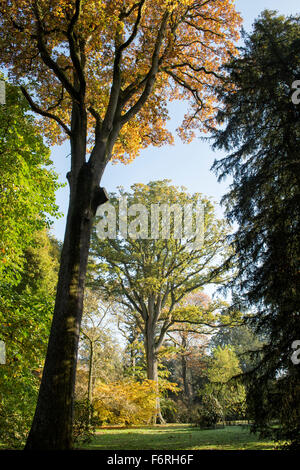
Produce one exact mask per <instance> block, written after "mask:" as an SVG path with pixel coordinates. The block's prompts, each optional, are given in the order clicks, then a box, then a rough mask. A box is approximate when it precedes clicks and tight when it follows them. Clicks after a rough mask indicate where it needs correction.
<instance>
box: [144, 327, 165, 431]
mask: <svg viewBox="0 0 300 470" xmlns="http://www.w3.org/2000/svg"><path fill="white" fill-rule="evenodd" d="M154 329H155V327H154V325H153V323H151V319H150V320H148V322H147V323H146V332H145V350H146V362H147V378H148V379H149V380H153V381H154V382H155V384H156V410H155V415H154V416H153V424H157V423H158V424H164V423H165V420H164V419H163V417H162V414H161V409H160V399H159V389H158V361H157V351H156V346H155V331H154Z"/></svg>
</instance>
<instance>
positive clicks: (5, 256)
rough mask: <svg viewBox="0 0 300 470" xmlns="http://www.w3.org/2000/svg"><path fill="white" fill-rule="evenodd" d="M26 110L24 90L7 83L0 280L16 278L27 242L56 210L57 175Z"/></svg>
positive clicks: (0, 116)
mask: <svg viewBox="0 0 300 470" xmlns="http://www.w3.org/2000/svg"><path fill="white" fill-rule="evenodd" d="M28 111H29V106H28V104H27V102H26V100H25V99H24V97H23V96H22V94H21V93H20V90H19V89H18V88H17V87H14V86H11V85H9V84H7V83H6V104H2V105H0V156H1V162H0V175H1V176H0V198H1V208H0V222H1V231H0V283H1V284H3V283H4V282H5V283H6V284H7V283H16V282H18V280H19V278H20V271H21V270H22V266H23V264H24V261H25V259H24V250H25V248H27V247H28V246H30V244H31V243H32V242H33V240H34V237H35V234H36V231H37V230H39V229H42V228H43V227H45V226H47V225H48V226H49V224H50V216H57V209H58V208H57V205H56V203H55V191H56V190H57V189H58V187H59V184H58V182H57V175H56V174H55V172H54V171H53V169H52V168H51V164H52V162H51V160H50V151H49V149H48V148H47V147H46V146H45V144H44V143H43V139H42V137H41V136H40V134H39V133H38V131H37V129H36V127H35V126H34V124H33V118H32V116H30V115H29V114H28ZM4 278H5V279H4Z"/></svg>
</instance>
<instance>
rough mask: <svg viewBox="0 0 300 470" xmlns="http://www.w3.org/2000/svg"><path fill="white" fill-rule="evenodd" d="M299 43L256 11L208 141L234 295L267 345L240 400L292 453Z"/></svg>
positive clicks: (295, 435)
mask: <svg viewBox="0 0 300 470" xmlns="http://www.w3.org/2000/svg"><path fill="white" fill-rule="evenodd" d="M299 34H300V20H299V17H298V16H296V17H289V18H286V17H284V16H277V15H276V13H275V12H271V11H265V12H264V13H263V14H262V15H261V17H260V18H259V19H258V20H257V21H256V22H255V24H254V30H253V33H252V34H251V35H250V36H247V37H245V47H244V48H243V49H242V51H241V57H240V58H238V59H234V60H233V61H232V62H231V63H229V65H228V66H227V68H226V69H227V71H228V72H229V76H228V80H227V81H228V84H229V85H230V88H231V90H229V88H226V87H224V88H222V89H220V95H219V96H220V98H222V99H223V101H224V108H223V110H222V111H221V112H220V113H219V116H218V120H219V122H222V123H223V124H225V126H223V128H222V129H220V130H218V131H216V132H215V134H214V137H215V147H216V148H223V149H225V150H226V151H227V152H230V153H229V154H228V155H227V156H226V157H225V158H224V159H222V160H220V161H218V162H216V163H215V165H214V169H215V171H216V172H217V173H218V174H219V175H220V178H223V177H225V176H226V175H229V174H231V175H232V176H233V183H232V185H231V189H230V192H229V193H228V194H227V195H226V197H225V199H224V201H225V203H226V206H227V216H228V218H229V220H230V221H236V222H237V223H238V224H239V227H238V229H237V231H236V233H235V234H234V236H233V237H232V238H231V243H232V244H233V245H234V247H235V253H236V254H235V255H234V259H235V261H236V263H237V266H238V271H237V272H238V275H237V278H236V279H235V282H234V290H235V293H236V296H237V297H238V298H239V301H240V303H241V304H242V305H244V307H245V308H248V307H249V306H251V307H252V309H254V307H255V308H256V315H253V316H252V320H251V323H252V324H253V325H254V326H255V328H256V331H257V333H258V334H263V335H265V336H266V337H267V342H266V344H265V345H264V348H263V356H262V360H261V361H260V362H259V364H258V365H257V366H256V367H255V369H254V371H253V372H252V374H251V387H250V388H249V389H248V390H249V394H248V398H249V400H250V402H251V403H252V412H253V415H254V417H255V422H256V428H259V429H264V430H265V429H266V428H268V427H269V424H270V420H272V419H273V418H274V416H277V418H278V419H279V421H280V423H281V427H280V429H281V431H282V433H281V437H282V438H285V437H286V438H288V439H289V440H290V442H291V443H292V445H293V446H295V447H297V446H298V447H299V445H300V444H299V436H300V429H299V423H300V414H299V413H300V400H299V395H298V397H296V396H295V395H294V394H293V393H291V394H289V391H291V390H296V389H297V387H298V384H299V378H300V377H299V374H300V368H299V367H296V366H294V365H293V364H292V362H291V356H292V349H291V345H292V343H293V341H294V340H296V339H298V338H300V329H299V328H300V327H299V325H300V322H299V307H300V303H299V300H300V298H299V263H298V260H299V233H300V230H299V175H300V171H299V137H300V132H299V131H300V127H299V125H300V124H299V123H300V120H299V109H300V108H299V106H298V105H296V104H294V103H293V100H292V94H293V93H294V90H293V89H292V84H293V82H294V81H295V80H297V79H299V64H300V49H299ZM232 86H234V90H232ZM279 374H284V382H283V381H282V380H280V381H279V380H278V378H279ZM283 383H285V385H286V391H287V395H286V397H285V398H286V400H285V399H284V391H283V388H282V387H281V384H283ZM287 383H288V384H289V385H288V386H287ZM277 386H278V388H279V389H280V393H278V394H277V395H276V393H275V394H272V396H273V399H272V400H270V399H269V398H270V395H269V392H268V390H269V389H270V387H272V388H273V389H275V390H276V387H277ZM276 396H277V398H276ZM279 397H281V398H279ZM290 400H292V402H291V401H290ZM284 402H286V403H287V402H290V405H289V406H291V407H293V410H294V411H293V413H290V408H289V409H288V410H287V412H286V413H281V411H280V410H282V406H283V403H284Z"/></svg>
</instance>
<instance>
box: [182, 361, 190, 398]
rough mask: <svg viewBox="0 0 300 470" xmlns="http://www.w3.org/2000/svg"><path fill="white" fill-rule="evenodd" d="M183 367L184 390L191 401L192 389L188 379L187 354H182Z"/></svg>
mask: <svg viewBox="0 0 300 470" xmlns="http://www.w3.org/2000/svg"><path fill="white" fill-rule="evenodd" d="M181 368H182V380H183V390H184V395H185V397H186V399H187V401H188V403H190V401H191V391H190V384H189V381H188V369H187V363H186V356H185V355H184V354H182V356H181Z"/></svg>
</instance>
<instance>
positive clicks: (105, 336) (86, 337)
mask: <svg viewBox="0 0 300 470" xmlns="http://www.w3.org/2000/svg"><path fill="white" fill-rule="evenodd" d="M113 307H114V305H113V303H112V302H111V301H108V302H104V301H101V300H100V298H99V294H98V293H96V292H94V291H92V290H90V289H87V290H86V291H85V300H84V310H83V318H82V324H81V341H80V345H79V358H80V361H79V363H80V365H81V366H82V365H83V364H86V365H87V369H88V383H87V399H88V402H89V404H91V403H92V400H93V388H94V385H95V380H96V379H98V380H99V379H100V380H103V381H106V382H112V381H114V379H116V378H117V375H118V372H117V369H118V365H117V364H116V363H117V362H118V361H117V355H118V347H117V345H116V342H115V340H114V338H113V336H112V316H111V314H112V311H113ZM119 372H120V371H119Z"/></svg>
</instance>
